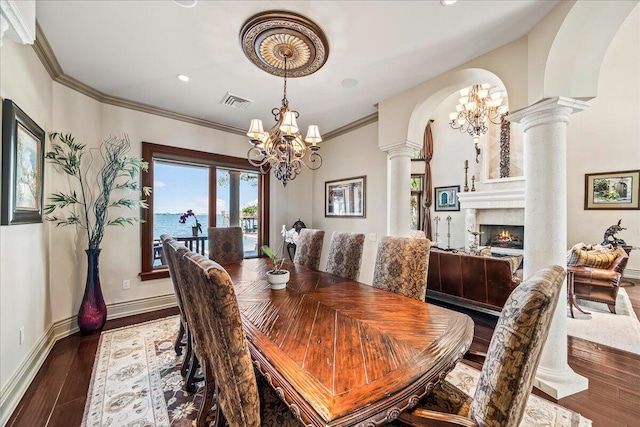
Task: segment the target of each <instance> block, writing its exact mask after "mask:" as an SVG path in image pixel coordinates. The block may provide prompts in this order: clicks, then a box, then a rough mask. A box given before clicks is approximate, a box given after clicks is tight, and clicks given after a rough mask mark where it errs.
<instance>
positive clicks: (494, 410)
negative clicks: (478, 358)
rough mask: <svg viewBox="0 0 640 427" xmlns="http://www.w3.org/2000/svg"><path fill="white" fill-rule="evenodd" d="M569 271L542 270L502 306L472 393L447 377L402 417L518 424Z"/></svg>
mask: <svg viewBox="0 0 640 427" xmlns="http://www.w3.org/2000/svg"><path fill="white" fill-rule="evenodd" d="M564 277H565V273H564V270H563V269H562V267H560V266H553V267H549V268H545V269H543V270H540V271H538V272H537V273H535V274H534V275H533V276H531V277H530V278H529V279H528V280H526V281H525V282H523V283H522V284H520V286H518V287H517V288H516V289H514V291H513V292H512V293H511V295H510V296H509V298H508V299H507V302H506V303H505V305H504V308H503V309H502V313H501V315H500V318H499V319H498V323H497V325H496V328H495V330H494V332H493V336H492V338H491V343H490V344H489V350H488V352H487V356H486V359H485V362H484V365H483V367H482V372H481V374H480V378H479V380H478V386H477V388H476V392H475V394H474V396H473V398H472V397H470V396H468V395H467V394H465V393H464V392H463V391H462V390H460V389H458V388H457V387H455V386H453V385H452V384H450V383H449V382H447V381H446V380H444V381H442V382H441V383H440V384H438V385H437V386H436V387H435V388H434V389H433V391H432V392H431V393H429V394H427V396H425V397H424V398H423V399H422V400H421V401H420V402H419V403H418V406H417V407H416V408H415V409H414V410H413V411H411V412H407V413H402V414H400V421H401V422H402V423H403V424H406V425H411V426H445V425H457V426H465V427H475V426H492V427H517V426H518V425H519V424H520V421H521V420H522V417H523V415H524V410H525V407H526V403H527V399H528V397H529V393H530V392H531V387H532V384H533V378H534V376H535V372H536V369H537V367H538V363H539V361H540V355H541V353H542V347H543V345H544V342H545V341H546V339H547V335H548V334H549V325H550V323H551V318H552V317H553V313H554V311H555V307H556V305H557V303H558V298H559V293H560V288H561V286H562V281H563V280H564Z"/></svg>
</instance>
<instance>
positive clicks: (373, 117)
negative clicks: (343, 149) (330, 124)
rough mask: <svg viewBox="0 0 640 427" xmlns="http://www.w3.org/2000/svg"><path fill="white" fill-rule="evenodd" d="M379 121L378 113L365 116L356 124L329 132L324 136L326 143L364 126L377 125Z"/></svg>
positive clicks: (352, 123) (349, 124)
mask: <svg viewBox="0 0 640 427" xmlns="http://www.w3.org/2000/svg"><path fill="white" fill-rule="evenodd" d="M377 121H378V112H377V111H376V112H375V113H372V114H369V115H368V116H364V117H363V118H361V119H359V120H356V121H355V122H351V123H348V124H346V125H344V126H342V127H340V128H338V129H334V130H332V131H331V132H328V133H326V134H325V135H324V141H328V140H330V139H332V138H336V137H338V136H340V135H344V134H345V133H348V132H352V131H354V130H356V129H359V128H361V127H363V126H366V125H368V124H371V123H375V122H377Z"/></svg>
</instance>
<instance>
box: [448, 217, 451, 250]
mask: <svg viewBox="0 0 640 427" xmlns="http://www.w3.org/2000/svg"><path fill="white" fill-rule="evenodd" d="M447 249H451V215H447Z"/></svg>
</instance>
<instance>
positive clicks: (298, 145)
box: [247, 48, 322, 187]
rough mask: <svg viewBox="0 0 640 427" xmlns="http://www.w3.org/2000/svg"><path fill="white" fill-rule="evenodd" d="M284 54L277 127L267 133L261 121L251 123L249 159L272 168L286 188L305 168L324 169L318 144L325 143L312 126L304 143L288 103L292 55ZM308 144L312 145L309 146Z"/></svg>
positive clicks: (275, 111) (275, 112)
mask: <svg viewBox="0 0 640 427" xmlns="http://www.w3.org/2000/svg"><path fill="white" fill-rule="evenodd" d="M285 49H286V48H285ZM281 54H282V56H283V57H284V96H283V98H282V106H281V107H280V108H277V107H276V108H274V109H272V110H271V114H273V118H274V119H275V121H276V124H275V125H274V126H273V127H272V128H271V129H269V131H268V132H265V131H264V129H263V127H262V120H260V119H253V120H251V125H250V126H249V131H248V132H247V136H248V137H249V138H250V139H249V142H250V143H251V144H252V145H253V147H251V148H250V149H249V153H247V157H248V160H249V163H251V164H252V165H253V166H256V167H259V168H260V171H261V172H262V173H266V172H268V171H269V169H272V170H273V174H274V176H275V177H276V178H277V179H278V180H280V181H282V185H283V186H285V187H286V186H287V182H289V181H293V180H294V179H295V178H296V176H298V174H299V173H300V172H302V166H303V165H304V166H306V167H307V168H309V169H311V170H316V169H318V168H320V166H322V157H321V156H320V154H318V150H319V149H320V147H319V146H318V143H319V142H321V141H322V137H321V136H320V131H319V130H318V126H316V125H310V126H309V128H308V130H307V136H306V138H305V139H304V141H303V140H302V135H301V134H300V132H299V130H298V123H297V121H296V119H297V118H298V117H299V116H300V114H299V113H298V112H297V111H295V110H290V109H289V100H288V99H287V60H288V58H290V56H291V52H290V51H283V52H282V53H281ZM307 144H311V145H309V146H307ZM307 150H309V153H310V154H309V163H307V162H305V161H304V157H305V155H306V153H307Z"/></svg>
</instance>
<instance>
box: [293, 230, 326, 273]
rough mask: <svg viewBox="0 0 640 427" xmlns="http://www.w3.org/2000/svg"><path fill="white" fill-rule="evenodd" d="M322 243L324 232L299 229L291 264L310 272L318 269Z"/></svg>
mask: <svg viewBox="0 0 640 427" xmlns="http://www.w3.org/2000/svg"><path fill="white" fill-rule="evenodd" d="M323 243H324V230H314V229H311V228H303V229H301V230H300V238H299V239H298V245H297V248H296V254H295V256H294V257H293V262H294V263H295V264H300V265H304V266H305V267H308V268H310V269H312V270H317V269H318V268H320V257H321V256H322V244H323Z"/></svg>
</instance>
